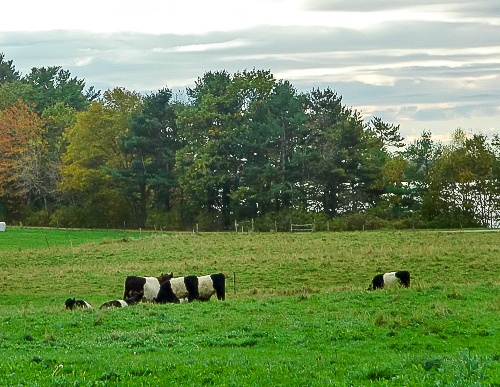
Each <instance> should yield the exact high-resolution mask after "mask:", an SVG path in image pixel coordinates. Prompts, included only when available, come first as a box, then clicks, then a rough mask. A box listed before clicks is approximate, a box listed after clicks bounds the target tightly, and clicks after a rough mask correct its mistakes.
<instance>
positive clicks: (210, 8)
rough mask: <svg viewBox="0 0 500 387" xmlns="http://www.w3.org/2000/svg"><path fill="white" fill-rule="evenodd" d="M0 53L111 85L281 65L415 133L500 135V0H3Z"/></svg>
mask: <svg viewBox="0 0 500 387" xmlns="http://www.w3.org/2000/svg"><path fill="white" fill-rule="evenodd" d="M0 52H3V53H4V55H5V59H6V60H13V61H14V65H15V66H16V69H17V70H18V71H20V72H21V73H22V74H23V75H25V74H27V73H29V71H30V69H31V68H32V67H42V66H62V67H63V68H64V69H66V70H70V71H71V74H72V75H73V76H76V77H78V78H83V79H85V81H86V84H87V86H94V87H95V88H97V89H101V90H106V89H109V88H114V87H116V86H121V87H125V88H127V89H129V90H135V91H139V92H151V91H156V90H158V89H160V88H162V87H165V86H167V87H169V88H171V89H174V90H184V89H185V88H186V87H191V86H193V85H194V81H195V80H196V79H197V78H198V77H201V76H203V74H204V73H205V72H207V71H216V70H227V71H229V72H236V71H238V70H245V69H253V68H255V69H264V70H271V72H272V73H273V74H274V76H275V77H276V78H278V79H286V80H289V81H291V82H292V84H293V85H294V86H295V87H296V88H297V89H298V90H299V91H301V92H307V91H310V90H312V89H313V88H326V87H330V88H332V89H334V90H335V91H336V92H337V93H338V94H339V95H341V96H342V97H343V102H344V103H345V104H346V105H347V106H350V107H353V108H355V109H356V110H358V111H360V112H361V113H362V114H363V115H364V117H365V118H366V119H369V118H370V117H371V116H373V115H375V116H378V117H381V118H382V119H383V120H384V121H387V122H391V123H394V124H399V125H400V127H401V132H402V134H403V136H404V137H405V138H406V140H407V141H411V140H412V139H414V138H416V137H419V136H420V134H421V133H422V131H423V130H427V131H431V132H432V133H433V135H434V137H435V138H436V139H441V140H444V141H446V140H447V139H448V138H449V134H450V133H451V132H452V131H454V130H455V129H456V128H458V127H461V128H463V129H465V130H467V131H471V132H481V133H485V134H486V135H488V136H491V135H492V134H500V2H498V0H476V1H467V0H454V1H449V0H404V1H393V0H246V1H240V0H210V1H207V0H141V1H137V0H134V1H131V0H120V1H115V0H107V1H105V0H100V1H95V0H86V1H85V2H73V1H67V0H46V1H43V2H42V1H32V0H17V1H14V2H12V1H10V2H7V3H6V4H2V21H1V23H0Z"/></svg>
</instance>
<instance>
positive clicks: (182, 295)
mask: <svg viewBox="0 0 500 387" xmlns="http://www.w3.org/2000/svg"><path fill="white" fill-rule="evenodd" d="M214 294H215V295H216V296H217V299H219V300H225V299H226V277H225V276H224V274H222V273H218V274H210V275H204V276H201V277H198V276H195V275H188V276H185V277H176V278H174V275H173V274H172V273H170V274H161V275H160V276H158V277H136V276H128V277H127V278H126V279H125V291H124V293H123V299H119V300H113V301H108V302H105V303H104V304H102V305H101V306H100V308H99V309H105V308H110V307H116V308H123V307H126V306H129V305H134V304H137V303H138V302H152V303H156V304H166V303H180V302H191V301H195V300H199V301H208V300H209V299H210V298H211V297H212V296H213V295H214ZM65 305H66V309H70V310H73V309H75V308H83V309H92V310H93V309H94V308H93V307H92V305H90V304H89V303H88V302H87V301H85V300H77V299H76V298H68V299H67V300H66V302H65Z"/></svg>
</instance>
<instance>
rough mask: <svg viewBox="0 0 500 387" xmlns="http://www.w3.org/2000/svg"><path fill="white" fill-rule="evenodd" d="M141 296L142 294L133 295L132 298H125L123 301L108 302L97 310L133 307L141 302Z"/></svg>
mask: <svg viewBox="0 0 500 387" xmlns="http://www.w3.org/2000/svg"><path fill="white" fill-rule="evenodd" d="M142 296H143V294H142V293H135V294H134V295H133V296H132V297H130V298H127V299H125V300H113V301H108V302H105V303H104V304H102V305H101V306H100V308H99V309H106V308H111V307H115V308H124V307H126V306H129V305H134V304H137V303H138V302H139V301H141V299H142Z"/></svg>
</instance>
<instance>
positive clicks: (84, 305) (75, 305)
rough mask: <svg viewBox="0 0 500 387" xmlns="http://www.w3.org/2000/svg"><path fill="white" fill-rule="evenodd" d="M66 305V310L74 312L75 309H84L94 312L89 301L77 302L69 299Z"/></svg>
mask: <svg viewBox="0 0 500 387" xmlns="http://www.w3.org/2000/svg"><path fill="white" fill-rule="evenodd" d="M64 305H66V309H69V310H73V309H75V308H82V309H90V310H94V308H92V305H90V304H89V303H88V302H87V301H84V300H75V298H74V297H73V298H68V299H67V300H66V302H65V303H64Z"/></svg>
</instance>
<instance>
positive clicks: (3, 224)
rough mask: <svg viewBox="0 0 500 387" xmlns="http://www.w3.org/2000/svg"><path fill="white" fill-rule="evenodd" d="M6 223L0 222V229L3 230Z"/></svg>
mask: <svg viewBox="0 0 500 387" xmlns="http://www.w3.org/2000/svg"><path fill="white" fill-rule="evenodd" d="M5 227H7V226H6V224H5V222H0V231H5Z"/></svg>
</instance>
